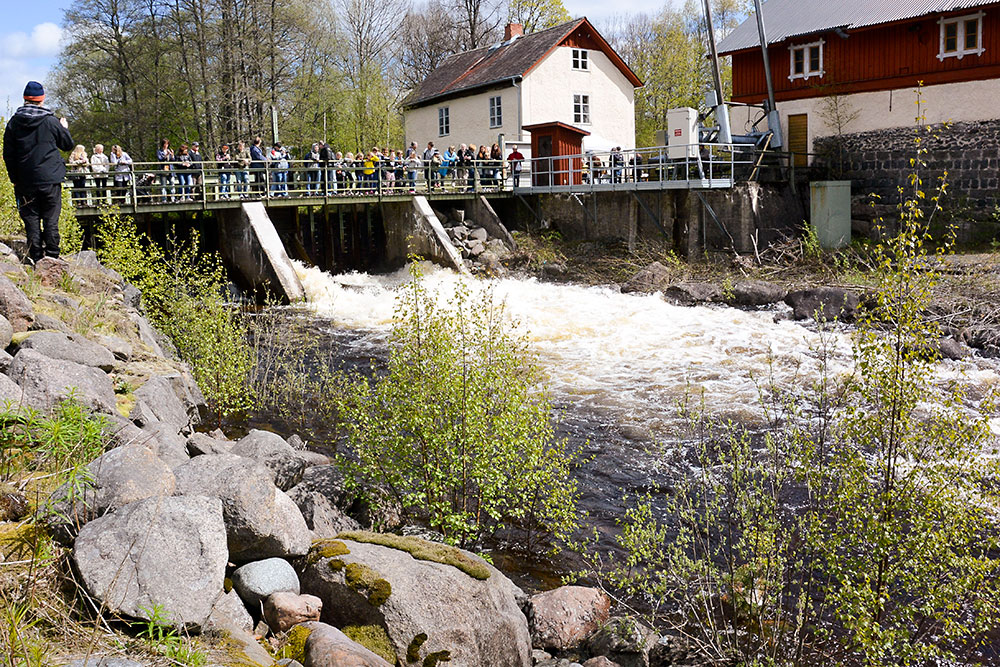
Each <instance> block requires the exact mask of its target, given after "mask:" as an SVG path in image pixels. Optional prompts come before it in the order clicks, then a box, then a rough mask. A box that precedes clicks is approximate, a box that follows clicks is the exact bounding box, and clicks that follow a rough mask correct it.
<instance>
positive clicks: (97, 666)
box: [65, 655, 146, 667]
mask: <svg viewBox="0 0 1000 667" xmlns="http://www.w3.org/2000/svg"><path fill="white" fill-rule="evenodd" d="M65 667H146V663H144V662H138V661H136V660H129V659H128V658H118V657H114V656H110V655H92V656H90V657H89V658H88V657H84V658H70V659H69V662H67V663H66V665H65Z"/></svg>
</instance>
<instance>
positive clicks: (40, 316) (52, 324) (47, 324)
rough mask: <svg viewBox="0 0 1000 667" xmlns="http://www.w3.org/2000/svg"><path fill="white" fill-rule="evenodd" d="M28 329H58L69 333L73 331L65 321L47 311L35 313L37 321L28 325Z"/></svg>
mask: <svg viewBox="0 0 1000 667" xmlns="http://www.w3.org/2000/svg"><path fill="white" fill-rule="evenodd" d="M28 331H58V332H61V333H64V334H67V335H68V334H71V333H73V330H72V329H70V328H69V327H68V326H66V323H65V322H63V321H62V320H60V319H59V318H57V317H52V316H51V315H46V314H45V313H35V321H34V322H33V323H32V325H31V326H30V327H28Z"/></svg>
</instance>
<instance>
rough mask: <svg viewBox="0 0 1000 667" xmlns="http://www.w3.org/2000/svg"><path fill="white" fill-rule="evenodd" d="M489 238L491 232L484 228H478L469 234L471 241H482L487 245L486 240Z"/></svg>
mask: <svg viewBox="0 0 1000 667" xmlns="http://www.w3.org/2000/svg"><path fill="white" fill-rule="evenodd" d="M489 237H490V234H489V232H487V231H486V230H485V229H483V228H482V227H477V228H476V229H473V230H472V231H471V232H469V240H470V241H482V242H483V243H484V244H485V243H486V239H488V238H489Z"/></svg>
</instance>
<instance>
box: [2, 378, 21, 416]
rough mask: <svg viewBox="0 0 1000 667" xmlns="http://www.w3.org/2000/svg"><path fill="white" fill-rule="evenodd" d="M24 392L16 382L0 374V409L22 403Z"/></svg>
mask: <svg viewBox="0 0 1000 667" xmlns="http://www.w3.org/2000/svg"><path fill="white" fill-rule="evenodd" d="M23 397H24V392H23V391H21V387H19V386H18V384H17V383H16V382H14V381H13V380H11V379H10V378H9V377H7V376H6V375H0V410H2V409H5V408H7V407H11V408H13V407H16V406H18V405H21V400H22V398H23Z"/></svg>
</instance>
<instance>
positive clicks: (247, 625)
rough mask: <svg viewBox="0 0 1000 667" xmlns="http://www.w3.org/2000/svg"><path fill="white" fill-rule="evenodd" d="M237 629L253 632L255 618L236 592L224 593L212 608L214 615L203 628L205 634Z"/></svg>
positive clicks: (211, 615)
mask: <svg viewBox="0 0 1000 667" xmlns="http://www.w3.org/2000/svg"><path fill="white" fill-rule="evenodd" d="M232 627H236V628H239V629H240V630H242V631H244V632H250V631H251V630H253V617H251V616H250V612H248V611H247V608H246V605H244V604H243V600H242V599H240V596H239V594H238V593H237V592H236V591H235V590H231V591H229V592H228V593H224V594H223V595H222V596H221V597H219V599H218V600H216V601H215V604H214V605H213V606H212V613H211V614H209V616H208V620H207V621H206V622H205V625H204V627H203V628H202V630H203V631H205V632H212V631H215V630H223V631H225V630H227V629H229V628H232Z"/></svg>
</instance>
